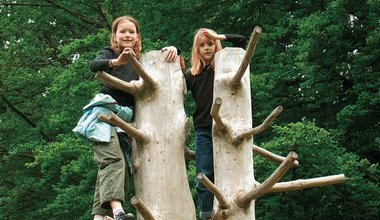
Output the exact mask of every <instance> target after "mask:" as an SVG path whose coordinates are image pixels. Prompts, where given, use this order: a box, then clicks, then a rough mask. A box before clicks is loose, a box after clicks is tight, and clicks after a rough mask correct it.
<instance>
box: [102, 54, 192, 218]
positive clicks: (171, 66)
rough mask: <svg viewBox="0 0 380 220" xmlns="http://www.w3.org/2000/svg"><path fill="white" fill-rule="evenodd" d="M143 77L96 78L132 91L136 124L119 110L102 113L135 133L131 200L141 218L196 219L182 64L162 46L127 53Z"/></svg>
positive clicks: (133, 134)
mask: <svg viewBox="0 0 380 220" xmlns="http://www.w3.org/2000/svg"><path fill="white" fill-rule="evenodd" d="M128 59H129V62H131V63H132V65H133V66H134V68H135V69H136V71H137V72H138V74H139V75H140V79H139V80H138V81H132V82H129V83H126V82H124V81H122V80H119V79H117V78H115V77H113V76H111V75H109V74H107V73H104V72H99V73H97V78H99V79H101V80H103V81H105V82H107V83H108V84H110V85H112V86H114V87H116V88H119V89H121V90H123V91H126V92H129V93H131V94H133V96H134V97H135V101H136V105H135V106H136V109H135V123H134V124H128V123H126V122H125V121H123V120H121V119H120V118H118V117H117V116H116V115H114V114H110V115H108V116H107V117H104V116H102V117H101V118H102V119H103V120H105V121H108V122H110V123H112V124H115V125H117V126H119V127H120V128H122V129H123V130H124V131H126V132H127V133H129V134H130V135H131V136H132V137H133V143H132V156H133V161H134V165H133V167H134V174H133V178H134V183H135V192H136V195H135V196H134V197H133V198H132V199H131V203H132V205H133V206H134V207H135V208H136V209H137V211H138V215H137V219H145V220H168V219H183V220H195V219H196V214H195V206H194V202H193V199H192V196H191V192H190V187H189V183H188V179H187V172H186V166H185V153H187V154H189V152H188V151H185V149H186V147H185V141H186V138H187V134H188V119H187V117H186V114H185V110H184V95H185V93H186V84H185V80H184V76H183V73H182V72H181V68H180V65H179V60H177V61H176V62H175V63H174V62H172V63H168V62H166V61H165V60H164V54H162V52H161V51H150V52H148V53H146V54H143V55H142V57H141V58H140V62H138V61H137V60H136V59H135V58H134V57H133V56H132V55H131V54H128Z"/></svg>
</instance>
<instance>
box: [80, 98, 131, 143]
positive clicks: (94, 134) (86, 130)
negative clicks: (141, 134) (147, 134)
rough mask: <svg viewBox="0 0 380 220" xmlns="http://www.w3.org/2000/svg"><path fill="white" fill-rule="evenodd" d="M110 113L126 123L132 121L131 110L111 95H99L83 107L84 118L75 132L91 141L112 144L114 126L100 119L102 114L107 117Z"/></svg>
mask: <svg viewBox="0 0 380 220" xmlns="http://www.w3.org/2000/svg"><path fill="white" fill-rule="evenodd" d="M110 112H114V113H116V114H117V116H119V117H120V118H122V119H123V120H124V121H126V122H131V121H132V118H133V110H132V109H131V108H129V107H128V106H120V105H118V104H117V102H116V101H115V99H113V98H112V97H111V96H110V95H106V94H103V93H99V94H97V95H96V96H95V97H94V98H93V99H92V100H91V101H90V103H88V104H87V105H86V106H84V107H83V116H82V117H81V118H80V119H79V122H78V124H77V126H76V127H75V128H74V129H73V132H74V133H76V134H77V135H79V136H80V137H82V138H84V139H87V140H90V141H96V142H110V140H111V129H112V125H110V124H108V123H107V122H104V121H100V120H99V119H98V115H99V114H100V113H102V114H105V115H107V114H108V113H110Z"/></svg>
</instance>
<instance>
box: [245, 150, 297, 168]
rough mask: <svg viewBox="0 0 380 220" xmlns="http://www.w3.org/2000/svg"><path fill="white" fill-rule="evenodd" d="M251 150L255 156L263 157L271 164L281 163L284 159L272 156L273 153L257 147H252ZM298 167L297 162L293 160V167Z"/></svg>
mask: <svg viewBox="0 0 380 220" xmlns="http://www.w3.org/2000/svg"><path fill="white" fill-rule="evenodd" d="M252 150H253V152H255V153H256V154H258V155H260V156H263V157H265V158H267V159H269V160H271V161H273V162H277V163H282V162H283V161H284V160H285V159H286V158H285V157H282V156H279V155H277V154H274V153H272V152H270V151H268V150H265V149H264V148H261V147H259V146H257V145H253V147H252ZM298 166H299V163H298V160H295V161H294V163H293V167H298Z"/></svg>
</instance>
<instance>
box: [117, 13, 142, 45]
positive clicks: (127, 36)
mask: <svg viewBox="0 0 380 220" xmlns="http://www.w3.org/2000/svg"><path fill="white" fill-rule="evenodd" d="M137 40H138V35H137V31H136V26H135V24H134V23H132V22H130V21H128V20H123V21H120V23H119V24H118V25H117V29H116V35H115V41H116V42H117V43H118V45H119V46H120V47H121V48H123V49H124V48H131V49H133V47H134V46H135V44H136V42H137Z"/></svg>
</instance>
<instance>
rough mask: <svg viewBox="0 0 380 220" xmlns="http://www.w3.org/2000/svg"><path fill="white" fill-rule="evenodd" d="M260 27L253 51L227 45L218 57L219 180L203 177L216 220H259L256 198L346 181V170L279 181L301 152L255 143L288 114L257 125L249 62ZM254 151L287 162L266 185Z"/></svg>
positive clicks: (214, 108) (215, 124)
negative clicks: (258, 175)
mask: <svg viewBox="0 0 380 220" xmlns="http://www.w3.org/2000/svg"><path fill="white" fill-rule="evenodd" d="M260 33H261V28H260V27H255V29H254V31H253V33H252V37H251V39H250V42H249V45H248V48H247V51H244V50H243V49H241V48H225V49H223V50H221V51H219V52H218V53H217V54H216V56H215V79H214V97H215V100H214V103H213V106H212V109H211V112H210V114H211V115H212V117H213V119H214V120H213V147H214V183H212V182H211V181H209V180H208V179H207V177H206V176H205V175H203V174H202V173H200V174H198V175H197V176H198V178H199V179H200V181H202V183H203V184H204V185H205V186H206V187H207V188H209V189H210V191H211V192H213V194H214V195H215V198H216V200H215V201H214V213H215V216H214V218H213V219H214V220H219V219H239V220H252V219H255V211H254V205H255V200H256V199H257V198H259V197H260V196H263V195H265V194H267V193H273V192H282V191H288V190H297V189H303V188H309V187H315V186H324V185H330V184H337V183H342V182H344V181H345V176H344V175H343V174H340V175H333V176H328V177H320V178H314V179H307V180H295V181H289V182H282V183H281V182H280V183H279V182H278V181H280V179H281V178H282V177H283V176H284V175H285V174H286V172H287V171H288V170H289V169H290V168H291V167H293V166H298V165H299V164H298V161H297V160H296V159H297V157H298V156H297V154H296V153H295V152H290V153H289V155H288V156H287V157H281V156H279V155H276V154H273V153H271V152H269V151H267V150H265V149H263V148H260V147H259V146H256V145H253V146H252V142H253V139H252V138H253V135H256V134H258V133H260V132H262V131H264V130H265V129H266V128H268V127H269V126H270V124H271V123H272V121H273V120H274V119H275V118H276V117H277V116H278V115H279V114H280V113H281V112H282V110H283V109H282V107H281V106H279V107H277V108H275V109H274V110H273V111H272V113H271V114H270V115H269V116H268V117H267V118H266V119H265V120H264V121H263V123H262V124H260V125H259V126H256V127H254V128H252V114H251V94H250V76H249V62H250V60H251V59H252V56H253V52H254V50H255V48H256V44H257V42H258V39H259V36H260ZM253 152H255V153H257V154H258V155H260V156H264V157H265V158H267V159H269V160H271V161H275V162H278V163H281V164H280V165H279V167H278V168H277V169H276V170H275V171H274V172H273V173H272V175H270V176H269V177H268V178H267V179H266V180H265V181H264V182H263V183H259V182H257V181H256V180H255V179H254V170H253V165H252V162H253Z"/></svg>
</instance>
